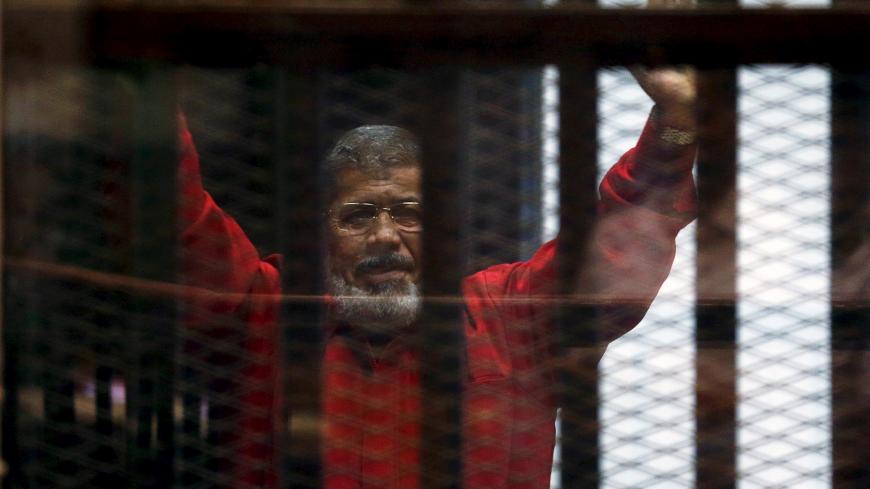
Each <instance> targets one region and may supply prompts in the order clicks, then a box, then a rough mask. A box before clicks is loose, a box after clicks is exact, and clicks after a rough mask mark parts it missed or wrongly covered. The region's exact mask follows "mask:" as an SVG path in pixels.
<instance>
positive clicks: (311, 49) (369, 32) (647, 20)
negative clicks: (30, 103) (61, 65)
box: [4, 1, 870, 66]
mask: <svg viewBox="0 0 870 489" xmlns="http://www.w3.org/2000/svg"><path fill="white" fill-rule="evenodd" d="M10 3H11V4H9V3H7V6H6V8H5V12H4V13H5V25H4V31H5V32H6V33H7V35H6V36H5V37H6V43H5V47H6V55H7V56H9V57H11V58H16V59H20V58H23V59H30V58H36V57H38V58H39V59H42V60H47V61H52V62H63V61H71V62H81V61H83V60H82V59H75V60H65V59H63V57H64V56H67V57H69V55H64V54H63V53H69V52H70V51H69V50H66V49H57V48H60V47H62V46H64V45H66V44H67V43H68V42H69V40H68V39H63V38H61V37H60V36H57V35H56V30H54V29H51V26H53V25H64V22H65V21H66V22H68V21H69V19H70V17H72V18H73V19H75V21H76V22H77V23H78V25H80V26H81V35H82V36H83V39H84V40H85V41H86V47H87V49H85V50H84V51H83V52H84V53H87V54H81V53H80V54H79V55H78V56H88V57H89V59H88V60H87V61H101V62H113V61H125V60H129V59H130V58H157V59H161V60H168V61H175V62H182V61H183V62H186V63H194V64H205V65H250V64H253V63H256V62H273V63H289V64H290V65H291V66H313V65H318V66H325V65H329V66H358V65H361V64H371V63H378V64H381V65H391V66H420V65H431V64H441V63H452V64H456V63H462V64H475V65H477V64H483V65H494V64H498V65H507V64H509V65H539V64H546V63H557V64H562V63H570V62H573V61H575V60H576V58H577V51H578V47H583V48H584V50H585V52H587V53H591V55H592V56H593V59H594V60H595V61H596V63H597V64H603V65H620V64H628V63H638V62H645V63H654V64H655V63H677V62H681V63H692V64H699V65H705V66H711V65H718V66H726V65H729V64H737V63H759V62H778V63H823V62H840V63H851V64H855V63H859V62H860V61H858V59H857V58H859V57H855V56H854V55H852V52H853V50H854V47H855V46H862V45H866V44H867V42H868V41H870V29H868V26H870V8H867V7H860V8H859V7H852V8H849V9H845V8H842V9H758V10H739V9H733V8H729V9H724V8H715V9H697V10H666V11H657V10H639V9H629V10H622V9H605V10H599V9H589V8H558V9H552V8H551V9H543V8H518V7H492V8H458V7H451V8H427V7H422V6H411V7H401V8H399V7H396V8H380V9H374V10H365V9H359V8H357V9H347V8H343V9H342V8H332V9H324V8H321V9H313V8H303V7H299V6H298V5H299V4H298V3H295V2H292V3H291V4H290V5H287V6H282V5H274V4H266V5H248V6H238V5H234V6H218V5H217V4H212V5H196V6H195V7H192V6H190V5H184V6H182V5H178V6H175V5H102V6H91V7H79V8H72V7H70V8H62V7H58V6H57V5H56V4H54V5H51V6H49V5H47V4H38V5H29V4H27V2H18V1H15V2H10Z"/></svg>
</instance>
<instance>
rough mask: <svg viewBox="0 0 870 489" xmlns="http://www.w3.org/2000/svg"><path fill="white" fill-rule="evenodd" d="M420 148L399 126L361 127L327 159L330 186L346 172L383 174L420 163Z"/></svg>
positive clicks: (331, 151)
mask: <svg viewBox="0 0 870 489" xmlns="http://www.w3.org/2000/svg"><path fill="white" fill-rule="evenodd" d="M419 157H420V145H419V143H418V142H417V137H416V136H414V134H413V133H411V131H408V130H407V129H403V128H401V127H397V126H360V127H357V128H356V129H351V130H350V131H348V132H346V133H344V134H343V135H342V136H341V138H339V139H338V142H336V143H335V146H333V147H332V150H330V152H329V154H328V155H327V157H326V169H327V172H328V178H329V181H330V182H329V183H330V184H331V186H333V185H332V184H334V181H335V178H336V175H337V174H338V173H339V172H340V171H342V170H345V169H353V170H359V171H363V172H366V173H372V174H374V175H383V174H385V172H386V171H387V169H390V168H396V167H403V166H414V165H417V164H419V161H420V159H419Z"/></svg>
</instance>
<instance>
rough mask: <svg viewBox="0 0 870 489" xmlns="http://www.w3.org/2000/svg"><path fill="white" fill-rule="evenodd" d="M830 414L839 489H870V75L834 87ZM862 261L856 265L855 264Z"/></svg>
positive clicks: (847, 73) (837, 78) (840, 74)
mask: <svg viewBox="0 0 870 489" xmlns="http://www.w3.org/2000/svg"><path fill="white" fill-rule="evenodd" d="M831 135H832V141H831V143H832V144H831V268H832V277H831V299H832V301H833V303H832V307H831V404H832V406H831V408H832V420H831V431H832V433H831V434H832V445H833V446H832V448H833V453H832V465H833V474H832V475H833V480H832V482H833V487H834V489H851V488H856V489H857V488H859V487H860V488H864V487H868V486H870V465H868V464H867V456H868V453H870V437H868V436H867V435H868V433H870V422H868V418H867V413H868V412H870V387H868V381H870V366H868V365H870V362H868V359H870V341H868V340H870V333H868V325H870V269H868V268H867V263H866V261H864V260H866V258H865V259H861V258H860V257H861V256H862V253H863V256H867V253H868V250H870V232H868V230H870V225H868V223H870V177H868V176H870V157H868V155H870V70H868V69H867V68H866V67H863V68H860V69H847V68H838V67H835V69H834V70H833V71H832V87H831ZM856 259H857V260H856Z"/></svg>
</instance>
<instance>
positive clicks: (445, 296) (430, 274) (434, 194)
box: [417, 67, 465, 489]
mask: <svg viewBox="0 0 870 489" xmlns="http://www.w3.org/2000/svg"><path fill="white" fill-rule="evenodd" d="M427 74H428V76H427V77H426V79H427V82H426V83H427V86H426V92H427V96H428V97H427V103H426V104H425V106H424V108H423V110H425V111H426V114H425V115H424V118H423V120H424V122H423V125H422V127H421V128H419V129H418V135H419V137H420V142H421V150H422V160H423V161H422V165H423V202H425V205H426V208H427V209H432V210H433V211H432V212H427V213H426V214H425V216H424V219H425V221H424V229H425V235H424V239H425V241H424V249H423V284H424V286H423V287H424V305H423V314H422V318H421V321H420V324H419V328H418V331H417V335H418V336H417V341H418V345H417V347H418V351H419V352H420V389H421V406H422V412H421V449H420V462H421V463H420V481H421V487H423V488H424V489H448V488H458V487H461V485H462V471H463V466H462V409H461V407H462V385H463V383H462V373H461V372H462V368H463V365H462V362H461V359H462V356H463V354H464V353H463V352H464V350H465V345H464V334H463V330H462V316H461V313H462V309H463V308H462V305H461V303H462V294H461V292H460V284H461V281H462V275H463V273H462V272H463V271H462V256H461V255H462V254H461V239H460V237H461V236H460V234H461V233H460V232H459V229H460V225H459V224H460V223H461V222H462V215H463V212H464V211H463V207H462V205H461V202H460V200H459V199H457V198H456V196H457V195H458V191H459V184H460V182H459V178H458V176H459V175H460V168H461V162H462V157H461V150H462V145H461V141H462V137H461V136H462V132H461V128H462V120H463V113H462V112H461V111H460V108H462V107H463V105H462V104H461V103H460V100H459V99H460V84H461V81H462V73H461V71H460V70H459V69H458V68H453V67H439V68H433V69H432V70H431V71H430V72H428V73H427Z"/></svg>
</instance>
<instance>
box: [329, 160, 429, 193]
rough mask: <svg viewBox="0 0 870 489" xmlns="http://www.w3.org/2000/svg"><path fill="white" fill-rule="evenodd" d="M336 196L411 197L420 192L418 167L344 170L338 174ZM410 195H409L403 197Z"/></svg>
mask: <svg viewBox="0 0 870 489" xmlns="http://www.w3.org/2000/svg"><path fill="white" fill-rule="evenodd" d="M337 177H338V178H337V179H336V190H337V196H338V197H343V196H349V195H355V194H359V195H381V194H382V195H385V196H403V197H406V196H411V195H417V194H419V192H420V167H419V166H416V165H415V166H410V165H409V166H398V167H388V168H378V169H377V170H375V169H357V168H345V169H343V170H341V171H339V172H338V175H337ZM404 194H411V195H404Z"/></svg>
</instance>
